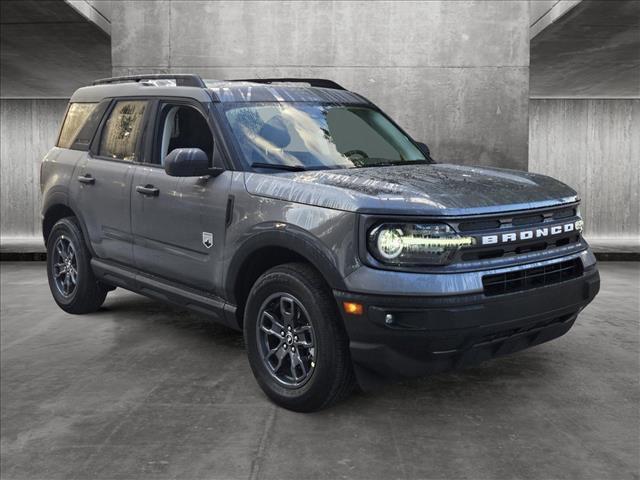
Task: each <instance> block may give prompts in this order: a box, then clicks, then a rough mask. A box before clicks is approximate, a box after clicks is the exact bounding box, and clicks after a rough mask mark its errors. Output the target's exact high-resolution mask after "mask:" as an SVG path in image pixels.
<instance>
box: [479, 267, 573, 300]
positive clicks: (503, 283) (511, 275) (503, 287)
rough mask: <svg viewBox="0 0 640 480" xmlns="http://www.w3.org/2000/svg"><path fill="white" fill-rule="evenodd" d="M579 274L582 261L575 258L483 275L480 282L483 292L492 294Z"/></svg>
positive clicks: (552, 281) (518, 290)
mask: <svg viewBox="0 0 640 480" xmlns="http://www.w3.org/2000/svg"><path fill="white" fill-rule="evenodd" d="M580 275H582V262H581V261H580V259H579V258H576V259H574V260H567V261H564V262H559V263H554V264H552V265H545V266H542V267H534V268H528V269H525V270H518V271H515V272H507V273H498V274H495V275H485V276H484V277H482V284H483V286H484V294H485V295H487V296H493V295H502V294H505V293H513V292H521V291H524V290H530V289H532V288H538V287H544V286H546V285H553V284H554V283H560V282H565V281H567V280H571V279H572V278H577V277H579V276H580Z"/></svg>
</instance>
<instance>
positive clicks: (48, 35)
mask: <svg viewBox="0 0 640 480" xmlns="http://www.w3.org/2000/svg"><path fill="white" fill-rule="evenodd" d="M0 25H1V28H0V95H1V96H2V98H7V97H14V98H15V97H22V98H52V97H61V98H68V97H70V96H71V94H72V93H73V92H74V91H75V90H76V89H77V88H79V87H83V86H85V85H87V84H89V83H91V82H92V81H93V80H95V79H96V78H102V77H105V76H109V74H110V72H111V44H110V41H109V37H108V36H107V35H106V34H105V33H104V32H103V31H102V30H101V29H99V28H98V27H96V26H95V25H94V24H92V23H90V22H88V21H87V20H86V19H85V18H84V17H83V16H82V15H80V14H79V13H78V12H76V11H75V10H74V9H73V8H72V7H71V6H69V5H68V4H66V3H65V2H63V1H62V0H57V1H36V0H2V1H1V2H0Z"/></svg>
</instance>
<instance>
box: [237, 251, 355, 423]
mask: <svg viewBox="0 0 640 480" xmlns="http://www.w3.org/2000/svg"><path fill="white" fill-rule="evenodd" d="M244 335H245V343H246V344H247V350H248V355H249V363H250V365H251V369H252V370H253V373H254V375H255V377H256V380H257V381H258V384H259V385H260V387H261V388H262V390H263V391H264V392H265V393H266V394H267V396H269V398H271V400H273V401H274V402H275V403H276V404H278V405H280V406H282V407H285V408H288V409H291V410H295V411H300V412H310V411H314V410H319V409H322V408H325V407H327V406H329V405H331V404H332V403H334V402H336V401H337V400H339V399H340V398H342V397H344V396H346V395H347V394H348V393H349V392H350V391H351V390H352V388H353V386H354V383H355V381H354V376H353V369H352V366H351V360H350V358H349V348H348V345H349V342H348V339H347V335H346V332H345V331H344V327H343V326H342V325H341V323H340V321H339V318H338V312H337V311H336V306H335V300H334V299H333V296H332V295H331V292H330V290H329V289H328V288H327V286H326V285H325V283H324V280H323V279H322V277H321V276H320V275H319V274H318V273H317V272H316V271H315V270H314V269H312V268H311V267H309V266H308V265H305V264H300V263H291V264H286V265H282V266H278V267H275V268H273V269H271V270H269V271H268V272H266V273H265V274H264V275H262V276H261V277H260V278H259V279H258V280H257V281H256V283H255V285H254V286H253V288H252V290H251V293H250V294H249V299H248V300H247V305H246V309H245V316H244Z"/></svg>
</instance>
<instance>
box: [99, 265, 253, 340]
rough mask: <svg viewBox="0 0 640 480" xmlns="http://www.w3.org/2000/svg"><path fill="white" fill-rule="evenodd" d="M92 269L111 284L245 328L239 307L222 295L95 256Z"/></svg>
mask: <svg viewBox="0 0 640 480" xmlns="http://www.w3.org/2000/svg"><path fill="white" fill-rule="evenodd" d="M91 268H92V269H93V273H94V274H95V276H96V277H97V278H98V279H99V280H100V281H102V282H104V283H106V284H108V285H113V286H116V287H122V288H124V289H125V290H130V291H132V292H135V293H139V294H141V295H144V296H147V297H150V298H154V299H157V300H160V301H162V302H166V303H170V304H173V305H177V306H179V307H183V308H187V309H189V310H192V311H194V312H198V313H201V314H205V315H207V316H210V317H212V319H213V320H215V321H216V322H219V323H221V324H223V325H226V326H227V327H230V328H233V329H234V330H241V328H240V325H239V324H238V321H237V320H236V306H235V305H231V304H230V303H227V302H225V301H224V300H223V299H221V298H219V297H215V296H212V295H208V294H207V293H206V292H202V291H198V290H195V289H191V288H189V287H185V286H182V285H178V284H175V283H172V282H169V281H167V280H164V279H161V278H158V277H152V276H149V275H144V274H142V273H139V272H136V271H134V270H131V269H128V268H125V267H121V266H119V265H116V264H114V263H111V262H107V261H105V260H99V259H96V258H92V259H91Z"/></svg>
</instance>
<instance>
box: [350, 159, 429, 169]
mask: <svg viewBox="0 0 640 480" xmlns="http://www.w3.org/2000/svg"><path fill="white" fill-rule="evenodd" d="M369 160H370V159H369ZM430 163H431V162H430V161H429V160H384V161H382V162H375V163H365V164H364V165H358V168H368V167H390V166H392V165H429V164H430Z"/></svg>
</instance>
